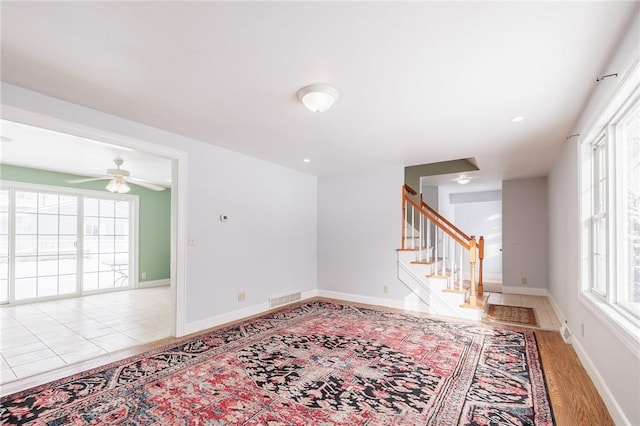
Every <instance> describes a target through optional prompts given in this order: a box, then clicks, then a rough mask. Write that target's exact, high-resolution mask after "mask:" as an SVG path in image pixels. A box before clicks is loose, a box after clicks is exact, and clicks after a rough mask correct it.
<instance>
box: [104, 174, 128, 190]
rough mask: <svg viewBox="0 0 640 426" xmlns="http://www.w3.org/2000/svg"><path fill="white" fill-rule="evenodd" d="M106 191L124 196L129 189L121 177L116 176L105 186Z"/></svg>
mask: <svg viewBox="0 0 640 426" xmlns="http://www.w3.org/2000/svg"><path fill="white" fill-rule="evenodd" d="M106 188H107V191H110V192H116V193H118V194H126V193H127V192H129V191H131V187H129V185H127V183H126V182H125V181H124V179H123V177H122V176H116V177H114V178H113V179H111V181H110V182H109V184H107V186H106Z"/></svg>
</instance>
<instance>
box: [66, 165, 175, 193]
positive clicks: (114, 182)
mask: <svg viewBox="0 0 640 426" xmlns="http://www.w3.org/2000/svg"><path fill="white" fill-rule="evenodd" d="M113 162H114V163H115V165H116V168H115V169H107V176H103V177H96V178H83V179H71V180H68V181H66V182H67V183H82V182H91V181H95V180H109V183H108V184H107V187H106V188H107V190H108V191H111V192H117V193H119V194H124V193H126V192H129V191H130V190H131V188H130V187H129V185H127V183H132V184H134V185H138V186H142V187H143V188H147V189H151V190H153V191H163V190H164V189H165V188H164V187H163V186H160V185H155V184H153V183H151V182H147V181H146V180H144V179H139V178H135V177H132V176H130V175H129V171H128V170H124V169H121V168H120V166H122V163H124V160H122V158H114V159H113Z"/></svg>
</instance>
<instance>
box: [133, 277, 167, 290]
mask: <svg viewBox="0 0 640 426" xmlns="http://www.w3.org/2000/svg"><path fill="white" fill-rule="evenodd" d="M164 285H171V279H170V278H165V279H164V280H154V281H138V286H137V287H136V288H151V287H162V286H164Z"/></svg>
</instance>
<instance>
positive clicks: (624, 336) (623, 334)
mask: <svg viewBox="0 0 640 426" xmlns="http://www.w3.org/2000/svg"><path fill="white" fill-rule="evenodd" d="M578 299H579V300H580V302H582V304H583V305H584V306H586V307H587V309H588V310H589V311H591V312H592V313H593V314H594V315H595V316H596V317H597V318H598V320H599V321H600V322H601V323H602V325H604V326H605V327H607V328H608V329H609V330H611V332H612V333H613V334H614V335H615V336H616V337H617V338H618V340H620V342H622V343H623V344H624V345H625V346H626V347H627V349H629V350H630V351H631V353H633V354H634V355H635V356H636V357H638V359H640V327H638V326H637V325H636V324H634V323H633V322H632V321H630V320H629V319H627V318H626V317H625V316H624V315H622V314H620V313H619V312H618V311H617V310H616V309H615V308H613V307H612V306H611V305H610V304H608V303H606V302H604V301H603V300H602V299H600V298H598V297H596V296H594V295H591V294H588V293H580V295H579V296H578Z"/></svg>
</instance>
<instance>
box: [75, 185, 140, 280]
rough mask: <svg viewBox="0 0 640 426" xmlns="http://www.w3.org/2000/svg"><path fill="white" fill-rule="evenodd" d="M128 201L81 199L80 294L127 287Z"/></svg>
mask: <svg viewBox="0 0 640 426" xmlns="http://www.w3.org/2000/svg"><path fill="white" fill-rule="evenodd" d="M130 208H131V205H130V202H129V201H116V200H110V199H97V198H85V199H84V274H83V291H95V290H109V289H115V288H126V287H130V282H129V258H130V251H129V210H130Z"/></svg>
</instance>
